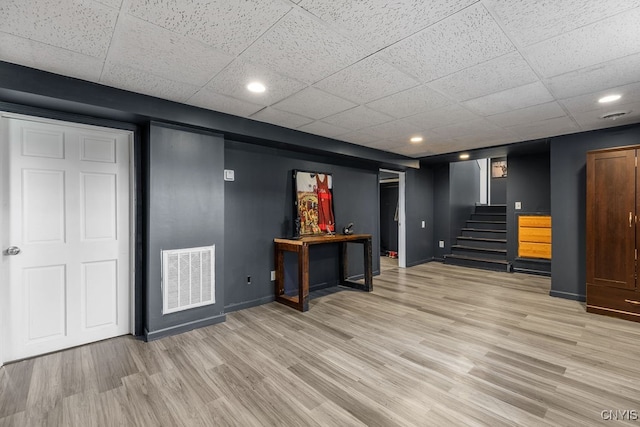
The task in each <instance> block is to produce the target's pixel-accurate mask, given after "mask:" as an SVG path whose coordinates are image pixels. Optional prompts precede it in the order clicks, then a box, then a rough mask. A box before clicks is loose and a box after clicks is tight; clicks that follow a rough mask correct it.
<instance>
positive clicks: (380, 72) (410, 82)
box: [314, 56, 419, 104]
mask: <svg viewBox="0 0 640 427" xmlns="http://www.w3.org/2000/svg"><path fill="white" fill-rule="evenodd" d="M418 84H419V83H418V81H417V80H415V79H414V78H413V77H409V76H408V75H407V74H405V73H403V72H401V71H398V70H397V69H396V68H394V67H393V66H391V65H389V64H387V63H386V62H384V61H383V60H381V59H380V58H377V57H376V56H370V57H368V58H365V59H363V60H362V61H359V62H357V63H355V64H353V65H351V66H349V67H347V68H345V69H343V70H341V71H338V72H337V73H335V74H333V75H332V76H330V77H327V78H326V79H324V80H322V81H320V82H318V83H316V84H315V85H314V86H315V87H317V88H318V89H322V90H324V91H326V92H329V93H333V94H334V95H339V96H341V97H343V98H346V99H348V100H350V101H353V102H356V103H359V104H364V103H367V102H369V101H373V100H374V99H378V98H382V97H384V96H387V95H391V94H393V93H396V92H400V91H402V90H405V89H408V88H410V87H414V86H417V85H418Z"/></svg>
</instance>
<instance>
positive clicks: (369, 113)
mask: <svg viewBox="0 0 640 427" xmlns="http://www.w3.org/2000/svg"><path fill="white" fill-rule="evenodd" d="M393 119H394V118H393V117H391V116H388V115H386V114H383V113H379V112H377V111H373V110H371V109H369V108H367V107H363V106H359V107H356V108H352V109H350V110H346V111H343V112H341V113H338V114H334V115H333V116H329V117H326V118H324V119H323V121H324V122H327V123H331V124H334V125H336V126H341V127H343V128H346V129H351V130H358V129H362V128H365V127H370V126H375V125H379V124H381V123H385V122H390V121H392V120H393Z"/></svg>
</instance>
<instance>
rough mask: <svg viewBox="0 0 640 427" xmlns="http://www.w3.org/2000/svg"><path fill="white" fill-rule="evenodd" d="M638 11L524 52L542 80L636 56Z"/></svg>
mask: <svg viewBox="0 0 640 427" xmlns="http://www.w3.org/2000/svg"><path fill="white" fill-rule="evenodd" d="M638 22H640V8H636V9H632V10H630V11H627V12H625V13H621V14H619V15H616V16H613V17H611V18H607V19H603V20H601V21H598V22H596V23H594V24H591V25H587V26H585V27H581V28H578V29H577V30H574V31H571V32H569V33H565V34H562V35H560V36H558V37H554V38H552V39H549V40H545V41H543V42H540V43H537V44H535V45H532V46H529V47H527V48H524V49H523V50H522V52H524V55H525V57H526V58H527V59H528V60H529V61H530V63H531V65H532V66H533V67H534V68H535V69H537V70H538V71H539V73H540V74H541V75H543V76H544V77H552V76H557V75H559V74H563V73H568V72H569V71H574V70H579V69H581V68H585V67H589V66H592V65H596V64H600V63H603V62H606V61H610V60H613V59H617V58H621V57H624V56H627V55H631V54H635V53H638V52H640V31H638Z"/></svg>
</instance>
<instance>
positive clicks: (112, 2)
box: [97, 0, 122, 9]
mask: <svg viewBox="0 0 640 427" xmlns="http://www.w3.org/2000/svg"><path fill="white" fill-rule="evenodd" d="M97 1H98V3H102V4H104V5H105V6H109V7H112V8H114V9H120V6H121V5H122V0H97Z"/></svg>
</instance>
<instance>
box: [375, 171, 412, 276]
mask: <svg viewBox="0 0 640 427" xmlns="http://www.w3.org/2000/svg"><path fill="white" fill-rule="evenodd" d="M380 172H388V173H392V174H395V175H398V267H400V268H407V232H406V228H407V226H406V224H405V222H406V173H405V172H400V171H394V170H391V169H380ZM379 189H380V179H378V192H379V191H380V190H379ZM378 204H380V197H378ZM379 209H380V208H378V210H379ZM379 226H380V224H378V227H379ZM379 232H380V231H379V230H378V233H379Z"/></svg>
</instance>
